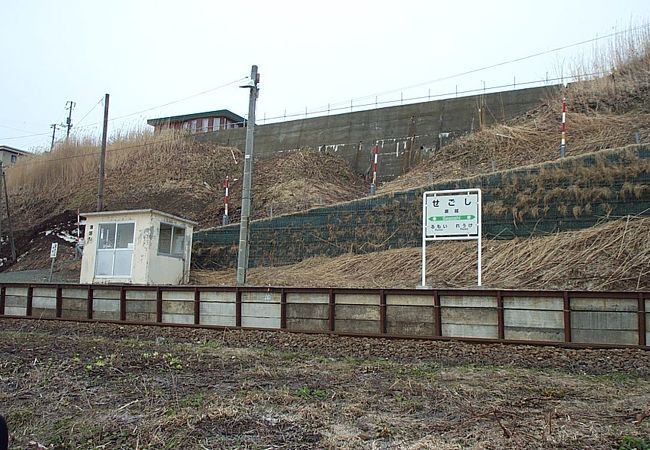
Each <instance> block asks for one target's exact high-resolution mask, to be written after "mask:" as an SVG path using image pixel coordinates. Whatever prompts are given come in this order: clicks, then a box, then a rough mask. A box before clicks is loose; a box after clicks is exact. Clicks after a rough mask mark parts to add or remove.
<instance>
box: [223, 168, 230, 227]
mask: <svg viewBox="0 0 650 450" xmlns="http://www.w3.org/2000/svg"><path fill="white" fill-rule="evenodd" d="M223 188H224V190H225V195H224V198H223V205H224V210H223V224H224V225H228V223H229V222H230V218H229V217H228V204H229V203H230V177H229V176H226V181H224V182H223Z"/></svg>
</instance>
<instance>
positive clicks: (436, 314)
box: [433, 290, 442, 337]
mask: <svg viewBox="0 0 650 450" xmlns="http://www.w3.org/2000/svg"><path fill="white" fill-rule="evenodd" d="M433 320H434V327H435V336H436V337H440V336H442V310H441V307H440V294H439V293H438V291H437V290H435V291H433Z"/></svg>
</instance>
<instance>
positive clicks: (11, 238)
mask: <svg viewBox="0 0 650 450" xmlns="http://www.w3.org/2000/svg"><path fill="white" fill-rule="evenodd" d="M0 172H2V184H3V185H4V190H5V206H6V207H7V225H8V226H9V243H10V244H11V261H12V262H16V241H15V240H14V228H13V226H12V224H11V214H10V213H9V194H8V193H7V177H6V176H5V171H4V167H2V162H0Z"/></svg>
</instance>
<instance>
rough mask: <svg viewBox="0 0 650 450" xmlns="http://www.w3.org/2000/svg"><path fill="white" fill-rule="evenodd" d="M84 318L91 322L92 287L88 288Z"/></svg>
mask: <svg viewBox="0 0 650 450" xmlns="http://www.w3.org/2000/svg"><path fill="white" fill-rule="evenodd" d="M86 298H87V300H88V301H87V303H86V318H87V319H88V320H92V318H93V303H94V292H93V288H92V286H88V294H87V296H86Z"/></svg>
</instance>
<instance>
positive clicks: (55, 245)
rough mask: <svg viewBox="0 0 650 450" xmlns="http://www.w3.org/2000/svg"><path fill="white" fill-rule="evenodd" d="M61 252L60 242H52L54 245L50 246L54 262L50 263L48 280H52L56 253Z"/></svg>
mask: <svg viewBox="0 0 650 450" xmlns="http://www.w3.org/2000/svg"><path fill="white" fill-rule="evenodd" d="M58 252H59V244H58V243H56V242H52V247H51V248H50V258H51V259H52V264H51V265H50V277H49V278H48V280H47V281H52V272H54V261H56V254H57V253H58Z"/></svg>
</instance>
